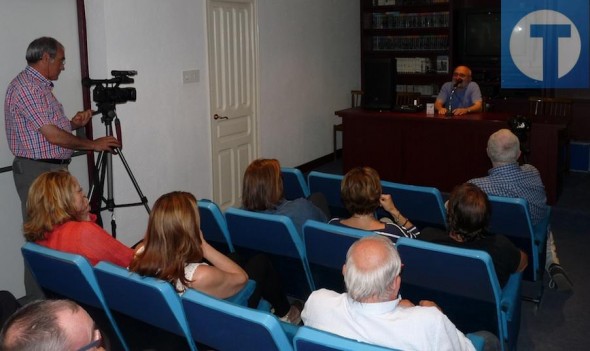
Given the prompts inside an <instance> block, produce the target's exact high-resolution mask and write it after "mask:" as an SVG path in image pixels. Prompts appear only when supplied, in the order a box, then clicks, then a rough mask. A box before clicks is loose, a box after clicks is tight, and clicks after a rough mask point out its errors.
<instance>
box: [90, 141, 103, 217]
mask: <svg viewBox="0 0 590 351" xmlns="http://www.w3.org/2000/svg"><path fill="white" fill-rule="evenodd" d="M105 171H106V158H105V152H104V151H101V152H100V153H99V155H98V158H97V160H96V167H95V169H94V176H93V179H92V184H91V185H90V189H89V190H88V200H89V201H90V208H91V210H90V212H92V213H94V214H95V215H96V224H98V225H99V226H101V227H102V226H103V225H102V217H101V216H100V212H101V205H102V201H103V191H104V180H105Z"/></svg>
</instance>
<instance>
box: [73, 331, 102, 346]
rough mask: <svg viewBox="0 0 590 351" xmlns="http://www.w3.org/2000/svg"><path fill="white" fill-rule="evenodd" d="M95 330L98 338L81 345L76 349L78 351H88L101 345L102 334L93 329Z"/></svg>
mask: <svg viewBox="0 0 590 351" xmlns="http://www.w3.org/2000/svg"><path fill="white" fill-rule="evenodd" d="M95 332H98V338H97V339H96V340H93V341H91V342H90V343H89V344H86V345H84V346H82V347H81V348H79V349H78V351H88V350H92V349H95V348H97V347H99V346H101V345H102V335H101V334H100V331H98V330H95Z"/></svg>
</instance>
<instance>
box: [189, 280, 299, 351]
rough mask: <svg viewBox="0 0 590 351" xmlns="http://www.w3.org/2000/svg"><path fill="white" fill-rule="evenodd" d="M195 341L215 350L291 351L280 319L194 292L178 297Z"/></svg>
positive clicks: (289, 342)
mask: <svg viewBox="0 0 590 351" xmlns="http://www.w3.org/2000/svg"><path fill="white" fill-rule="evenodd" d="M181 300H182V304H183V307H184V311H185V313H186V317H187V319H188V325H189V328H190V331H191V333H192V336H193V338H194V340H195V341H197V342H199V343H202V344H205V345H207V346H209V347H212V348H214V349H216V350H243V351H247V350H252V351H254V350H256V351H257V350H269V351H270V350H277V351H289V350H292V349H293V348H292V346H291V341H290V340H289V339H288V337H287V335H286V334H285V331H284V330H283V328H282V327H281V323H280V322H279V320H278V319H277V318H276V317H275V316H273V315H272V314H270V313H267V312H263V311H259V310H254V309H251V308H247V307H243V306H239V305H236V304H233V303H231V302H227V301H224V300H219V299H216V298H214V297H211V296H209V295H206V294H203V293H201V292H198V291H196V290H192V289H191V290H189V291H187V292H186V293H185V294H184V295H183V296H182V298H181Z"/></svg>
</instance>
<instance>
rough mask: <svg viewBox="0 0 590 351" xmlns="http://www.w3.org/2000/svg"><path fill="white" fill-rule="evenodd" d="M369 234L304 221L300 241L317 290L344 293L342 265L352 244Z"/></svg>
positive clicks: (369, 233)
mask: <svg viewBox="0 0 590 351" xmlns="http://www.w3.org/2000/svg"><path fill="white" fill-rule="evenodd" d="M367 235H373V233H372V232H367V231H363V230H359V229H353V228H346V227H342V226H338V225H333V224H327V223H321V222H317V221H313V220H308V221H307V222H305V224H304V225H303V241H304V243H305V251H306V252H307V260H308V262H309V267H310V269H311V274H312V276H313V279H314V282H315V286H316V288H317V289H319V288H326V289H330V290H334V291H337V292H344V290H345V286H344V279H343V277H342V265H343V264H344V262H345V261H346V253H347V252H348V249H349V248H350V245H352V244H353V243H354V242H355V241H357V240H358V239H360V238H362V237H363V236H367Z"/></svg>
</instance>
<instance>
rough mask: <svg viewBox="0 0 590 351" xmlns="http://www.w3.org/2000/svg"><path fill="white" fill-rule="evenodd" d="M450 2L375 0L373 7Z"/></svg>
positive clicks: (435, 0) (445, 2)
mask: <svg viewBox="0 0 590 351" xmlns="http://www.w3.org/2000/svg"><path fill="white" fill-rule="evenodd" d="M448 3H449V0H373V6H393V5H430V4H448Z"/></svg>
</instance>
